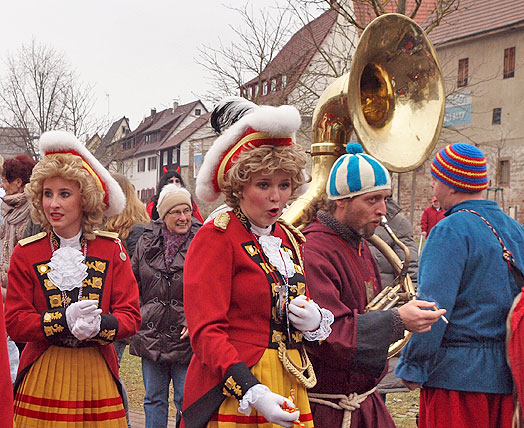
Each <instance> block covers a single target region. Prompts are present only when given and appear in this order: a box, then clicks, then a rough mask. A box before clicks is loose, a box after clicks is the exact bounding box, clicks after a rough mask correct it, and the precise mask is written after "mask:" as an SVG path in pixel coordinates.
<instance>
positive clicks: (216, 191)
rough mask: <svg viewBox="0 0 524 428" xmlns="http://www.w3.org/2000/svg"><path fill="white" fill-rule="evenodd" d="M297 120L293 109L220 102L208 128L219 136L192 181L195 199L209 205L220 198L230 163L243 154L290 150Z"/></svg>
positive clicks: (233, 100)
mask: <svg viewBox="0 0 524 428" xmlns="http://www.w3.org/2000/svg"><path fill="white" fill-rule="evenodd" d="M300 123H301V118H300V114H299V112H298V110H297V109H296V108H295V107H292V106H288V105H284V106H280V107H272V106H257V105H256V104H253V103H252V102H250V101H248V100H246V99H244V98H240V97H228V98H225V99H224V100H222V101H221V102H220V103H218V104H217V106H216V107H215V108H214V110H213V112H212V113H211V125H212V126H213V128H215V130H216V131H217V132H218V133H220V132H222V130H223V129H225V128H228V129H227V130H225V131H224V133H223V134H222V135H220V136H219V137H218V138H217V139H216V140H215V141H214V143H213V145H212V146H211V148H210V149H209V151H208V152H207V153H206V156H205V158H204V161H203V163H202V166H201V168H200V171H199V173H198V176H197V179H196V189H195V190H196V195H197V197H198V198H199V199H202V200H203V201H206V202H212V201H214V200H216V199H217V198H218V197H219V196H220V192H221V191H222V189H223V183H224V178H225V176H226V173H227V172H228V171H229V168H231V165H232V163H233V161H234V160H235V159H236V158H237V157H238V156H239V154H240V153H242V152H243V151H245V150H249V149H250V148H252V147H260V146H264V145H273V146H291V145H293V143H294V139H295V132H296V131H297V129H298V128H299V127H300Z"/></svg>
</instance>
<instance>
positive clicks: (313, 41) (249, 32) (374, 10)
mask: <svg viewBox="0 0 524 428" xmlns="http://www.w3.org/2000/svg"><path fill="white" fill-rule="evenodd" d="M406 3H407V2H406V0H353V2H347V1H346V0H286V1H285V3H284V2H283V1H282V2H280V4H281V5H280V6H278V5H276V6H275V7H274V8H271V9H265V10H261V11H258V10H257V11H256V13H255V12H254V11H253V8H252V7H250V6H249V5H247V6H245V7H244V8H242V9H236V8H234V9H233V10H235V11H237V12H238V16H239V19H238V20H237V22H236V24H235V25H234V26H230V27H231V29H232V30H233V32H234V34H235V35H236V39H235V41H233V42H231V44H230V45H227V46H226V45H224V44H223V43H222V42H221V41H220V40H219V41H218V44H217V45H215V46H213V45H209V46H203V47H201V48H200V57H199V58H198V59H197V62H198V63H199V64H200V65H202V66H203V67H204V68H205V69H206V70H207V71H208V73H209V79H210V81H211V83H212V86H213V88H214V89H213V91H212V93H211V92H210V93H207V94H205V95H203V96H201V98H203V99H206V100H208V101H211V102H213V101H216V100H217V99H219V98H221V97H223V96H225V95H233V94H235V95H242V96H245V97H249V98H250V99H252V100H253V101H254V102H258V101H259V98H260V95H261V93H262V85H263V81H264V80H267V79H268V78H271V76H270V75H269V74H271V75H275V74H279V75H285V76H286V78H287V82H288V86H289V87H292V88H293V90H292V91H288V92H286V91H282V92H281V93H280V94H281V99H271V103H273V104H279V103H289V104H293V105H295V106H296V107H297V108H299V110H300V112H301V113H302V114H303V115H306V116H309V115H311V113H312V110H313V108H314V106H315V102H316V100H317V99H318V97H319V96H320V95H321V94H322V92H323V90H324V89H325V88H326V87H327V85H328V84H329V83H330V82H331V81H333V80H334V79H335V78H337V77H339V76H341V75H343V74H344V73H346V72H348V71H349V69H350V67H351V59H352V56H351V54H352V52H353V51H354V48H355V46H356V43H357V42H358V32H359V31H360V30H362V29H363V28H365V27H366V25H367V24H368V23H369V22H370V21H371V20H372V19H373V18H375V17H377V16H380V15H382V14H384V13H387V12H392V11H393V12H397V13H402V14H404V15H407V16H409V17H411V18H415V17H416V16H417V13H418V12H419V11H420V8H421V6H422V5H423V4H424V6H426V9H427V7H428V5H429V6H430V7H432V14H431V18H430V19H428V20H427V21H426V24H427V25H426V30H427V31H429V30H431V29H432V28H434V27H435V26H436V25H438V24H439V23H440V21H441V20H442V18H443V17H444V16H446V15H447V14H449V13H451V12H452V11H454V10H455V9H456V8H458V6H459V4H460V0H414V1H411V2H408V4H406ZM328 10H335V11H336V13H337V16H338V17H337V19H336V22H335V23H334V25H333V27H332V28H331V30H330V33H329V35H328V38H329V39H328V40H327V42H326V40H319V39H318V37H315V34H314V32H315V27H314V26H312V25H308V24H310V23H312V22H313V21H314V20H315V19H316V18H318V17H319V15H320V14H322V13H324V12H327V11H328ZM355 10H358V13H355ZM299 28H302V30H301V31H302V36H303V37H308V32H309V37H308V39H309V40H308V42H309V46H308V49H311V48H312V49H313V50H314V51H315V54H314V55H312V57H311V58H310V59H309V63H308V66H307V67H306V68H301V67H300V66H299V63H300V62H301V61H302V60H303V58H302V57H301V56H300V54H301V52H298V53H297V54H296V55H295V56H294V57H293V58H292V61H273V60H274V59H275V57H276V56H277V55H278V54H279V52H280V51H281V49H282V47H283V46H284V45H285V43H286V42H287V41H288V40H289V38H290V37H291V35H292V34H293V33H295V32H296V30H298V29H299ZM293 37H296V34H295V36H293ZM272 61H273V62H272ZM268 65H269V67H270V69H268ZM276 67H280V69H277V68H276ZM253 79H256V85H255V86H256V89H258V90H257V91H255V93H254V94H247V93H245V92H244V91H243V89H244V88H245V84H246V83H248V82H249V83H250V86H252V85H253V81H252V80H253Z"/></svg>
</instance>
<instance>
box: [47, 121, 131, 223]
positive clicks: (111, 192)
mask: <svg viewBox="0 0 524 428" xmlns="http://www.w3.org/2000/svg"><path fill="white" fill-rule="evenodd" d="M39 148H40V155H41V156H42V157H44V156H45V155H46V154H47V153H51V152H66V151H68V150H73V151H75V152H77V153H78V154H79V155H81V156H82V157H83V158H84V160H85V161H86V162H87V163H88V164H89V165H90V166H91V168H92V169H93V170H94V171H95V172H96V173H97V174H98V176H99V177H100V179H101V180H102V181H103V182H104V184H105V185H106V188H107V193H108V195H107V196H108V198H107V201H108V204H107V206H106V208H105V210H104V215H105V216H106V217H111V216H114V215H117V214H120V213H121V212H122V211H123V210H124V208H125V206H126V197H125V196H124V192H123V190H122V188H121V187H120V185H119V184H118V183H117V182H116V180H115V179H114V178H113V177H112V176H111V174H110V173H109V171H108V170H107V169H105V168H104V167H103V165H102V164H101V163H100V162H99V161H98V159H97V158H95V157H94V156H93V155H92V154H91V152H89V150H87V148H86V147H85V146H84V145H83V144H82V143H81V142H80V141H79V140H78V138H76V137H75V136H74V135H73V134H71V133H69V132H66V131H47V132H44V133H43V134H42V135H41V136H40V142H39Z"/></svg>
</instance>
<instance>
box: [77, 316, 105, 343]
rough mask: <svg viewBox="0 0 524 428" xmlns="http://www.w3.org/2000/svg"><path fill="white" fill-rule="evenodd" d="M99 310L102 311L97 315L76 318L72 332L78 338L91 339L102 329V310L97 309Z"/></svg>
mask: <svg viewBox="0 0 524 428" xmlns="http://www.w3.org/2000/svg"><path fill="white" fill-rule="evenodd" d="M97 311H100V312H99V313H97V314H96V315H95V316H92V317H82V318H78V319H77V320H76V322H75V325H74V326H73V329H72V330H71V333H73V336H75V337H76V338H77V339H78V340H85V339H91V338H92V337H95V336H96V335H97V334H98V332H99V331H100V322H101V320H102V318H101V317H100V313H101V312H102V310H101V309H97Z"/></svg>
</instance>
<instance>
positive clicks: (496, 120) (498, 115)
mask: <svg viewBox="0 0 524 428" xmlns="http://www.w3.org/2000/svg"><path fill="white" fill-rule="evenodd" d="M501 120H502V109H501V108H500V107H497V108H494V109H493V119H492V120H491V124H492V125H500V122H501Z"/></svg>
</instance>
